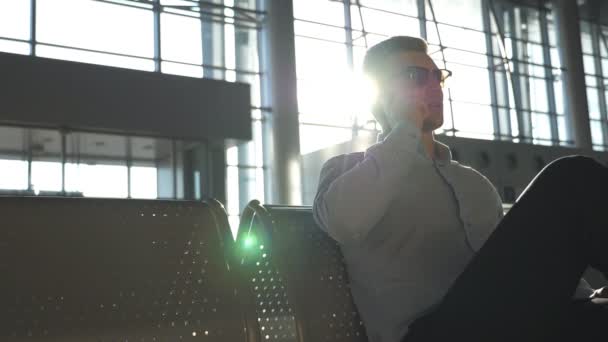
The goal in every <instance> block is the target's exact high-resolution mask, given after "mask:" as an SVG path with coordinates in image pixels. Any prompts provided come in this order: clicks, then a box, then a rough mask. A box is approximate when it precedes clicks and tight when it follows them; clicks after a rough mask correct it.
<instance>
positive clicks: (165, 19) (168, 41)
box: [160, 13, 203, 64]
mask: <svg viewBox="0 0 608 342" xmlns="http://www.w3.org/2000/svg"><path fill="white" fill-rule="evenodd" d="M160 28H161V35H160V37H161V44H160V46H161V55H162V58H163V59H166V60H170V61H176V62H185V63H192V64H202V63H203V54H202V51H203V50H202V39H201V20H200V19H199V18H191V17H187V16H182V15H175V14H167V13H161V15H160Z"/></svg>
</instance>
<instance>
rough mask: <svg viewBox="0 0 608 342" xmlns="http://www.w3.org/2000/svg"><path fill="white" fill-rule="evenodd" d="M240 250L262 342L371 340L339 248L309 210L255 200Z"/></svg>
mask: <svg viewBox="0 0 608 342" xmlns="http://www.w3.org/2000/svg"><path fill="white" fill-rule="evenodd" d="M236 246H237V247H236V248H235V258H236V259H237V263H238V264H239V266H240V267H239V273H240V278H241V282H242V283H248V284H249V285H250V291H251V293H252V296H253V298H254V301H255V303H254V304H255V307H256V315H257V320H258V322H259V329H260V332H261V338H262V340H265V339H267V340H271V341H276V340H280V341H344V342H346V341H348V342H351V341H353V342H355V341H356V342H359V341H367V337H366V334H365V329H364V326H363V323H362V322H361V319H360V317H359V314H358V312H357V309H356V307H355V305H354V303H353V300H352V296H351V293H350V288H349V281H348V275H347V273H346V267H345V264H344V261H343V257H342V254H341V251H340V248H339V246H338V244H337V243H336V242H335V241H334V240H333V239H331V238H330V237H329V236H328V235H327V234H325V233H324V232H323V231H322V230H321V229H319V228H318V227H317V225H316V224H315V222H314V220H313V217H312V210H311V208H310V207H287V206H270V205H265V206H264V205H260V203H259V202H258V201H255V200H254V201H251V202H250V203H249V205H248V206H247V208H246V209H245V210H244V211H243V214H242V216H241V222H240V226H239V231H238V235H237V241H236Z"/></svg>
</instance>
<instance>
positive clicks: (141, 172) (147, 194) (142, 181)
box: [131, 166, 158, 198]
mask: <svg viewBox="0 0 608 342" xmlns="http://www.w3.org/2000/svg"><path fill="white" fill-rule="evenodd" d="M156 177H157V170H156V168H155V167H153V166H132V167H131V197H132V198H156V197H157V196H158V193H157V185H158V183H157V178H156Z"/></svg>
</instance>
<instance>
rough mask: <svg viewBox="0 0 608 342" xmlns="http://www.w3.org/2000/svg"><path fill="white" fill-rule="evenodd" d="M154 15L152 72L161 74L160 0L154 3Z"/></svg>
mask: <svg viewBox="0 0 608 342" xmlns="http://www.w3.org/2000/svg"><path fill="white" fill-rule="evenodd" d="M152 11H153V13H154V71H156V72H161V69H162V67H161V64H162V63H161V62H162V57H161V52H160V51H161V45H160V44H161V39H160V29H161V28H160V12H161V5H160V0H155V1H154V7H153V9H152Z"/></svg>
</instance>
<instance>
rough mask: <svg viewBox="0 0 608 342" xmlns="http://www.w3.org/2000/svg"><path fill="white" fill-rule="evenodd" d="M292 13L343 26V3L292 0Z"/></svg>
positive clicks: (319, 0)
mask: <svg viewBox="0 0 608 342" xmlns="http://www.w3.org/2000/svg"><path fill="white" fill-rule="evenodd" d="M293 15H294V17H296V18H298V19H306V20H311V21H316V22H320V23H325V24H332V25H337V26H344V5H343V4H341V3H339V2H334V1H327V0H293Z"/></svg>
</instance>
